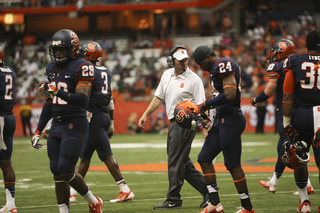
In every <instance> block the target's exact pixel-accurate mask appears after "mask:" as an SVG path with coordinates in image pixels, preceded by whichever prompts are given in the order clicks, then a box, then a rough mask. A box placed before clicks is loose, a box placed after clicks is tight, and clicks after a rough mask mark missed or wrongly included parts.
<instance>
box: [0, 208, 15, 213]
mask: <svg viewBox="0 0 320 213" xmlns="http://www.w3.org/2000/svg"><path fill="white" fill-rule="evenodd" d="M17 212H18V211H17V208H13V209H9V208H8V207H6V206H3V208H2V209H0V213H17Z"/></svg>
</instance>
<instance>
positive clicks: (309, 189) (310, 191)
mask: <svg viewBox="0 0 320 213" xmlns="http://www.w3.org/2000/svg"><path fill="white" fill-rule="evenodd" d="M307 192H308V194H309V195H311V194H313V193H314V189H313V187H312V185H309V186H308V188H307ZM293 194H294V195H298V194H299V191H296V192H293Z"/></svg>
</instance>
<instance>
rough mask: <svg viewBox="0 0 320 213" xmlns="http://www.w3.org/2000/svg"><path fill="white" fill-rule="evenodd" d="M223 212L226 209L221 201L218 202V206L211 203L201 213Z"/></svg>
mask: <svg viewBox="0 0 320 213" xmlns="http://www.w3.org/2000/svg"><path fill="white" fill-rule="evenodd" d="M222 212H224V209H223V207H222V205H221V203H218V204H217V205H216V206H215V205H212V204H211V203H209V204H208V206H207V207H206V208H205V209H203V210H202V211H201V212H200V213H222Z"/></svg>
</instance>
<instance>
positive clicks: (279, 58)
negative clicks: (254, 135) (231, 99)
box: [251, 39, 314, 194]
mask: <svg viewBox="0 0 320 213" xmlns="http://www.w3.org/2000/svg"><path fill="white" fill-rule="evenodd" d="M295 49H296V46H295V45H294V43H293V42H292V41H290V40H288V39H280V40H279V41H277V42H276V43H275V44H274V45H273V48H272V50H271V56H270V58H268V60H269V62H270V64H269V66H268V68H267V76H268V78H269V80H268V83H267V86H266V88H265V89H264V91H263V92H261V93H260V94H259V95H258V96H257V97H255V98H253V99H252V100H251V103H252V105H253V106H257V105H256V104H257V103H260V102H264V101H266V100H267V99H268V98H269V97H270V96H271V95H272V94H273V93H274V92H275V93H276V96H275V103H276V106H277V110H276V113H277V116H276V119H277V122H276V124H277V131H278V133H279V136H280V137H279V141H278V146H277V151H278V159H277V163H276V166H275V170H274V172H273V176H272V178H271V179H270V181H262V180H260V182H259V183H260V185H261V186H263V187H265V188H267V189H269V191H270V192H271V193H275V192H276V190H277V184H278V181H279V178H280V177H281V175H282V173H283V171H284V169H285V167H286V166H285V165H284V163H283V162H282V160H281V153H280V151H281V147H282V142H283V141H284V140H285V139H286V138H287V137H286V134H285V132H284V129H283V122H282V116H283V115H282V96H283V81H284V77H285V74H284V72H283V62H284V60H285V59H286V58H287V57H288V56H289V55H292V54H294V53H295ZM308 193H309V194H312V193H314V190H313V187H312V185H311V182H310V180H309V179H308Z"/></svg>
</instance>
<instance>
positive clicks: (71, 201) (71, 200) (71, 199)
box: [69, 194, 77, 203]
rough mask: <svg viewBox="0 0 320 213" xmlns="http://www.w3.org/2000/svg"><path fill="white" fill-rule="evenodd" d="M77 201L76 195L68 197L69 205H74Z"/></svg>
mask: <svg viewBox="0 0 320 213" xmlns="http://www.w3.org/2000/svg"><path fill="white" fill-rule="evenodd" d="M76 201H77V195H76V194H75V195H70V197H69V203H75V202H76Z"/></svg>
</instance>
